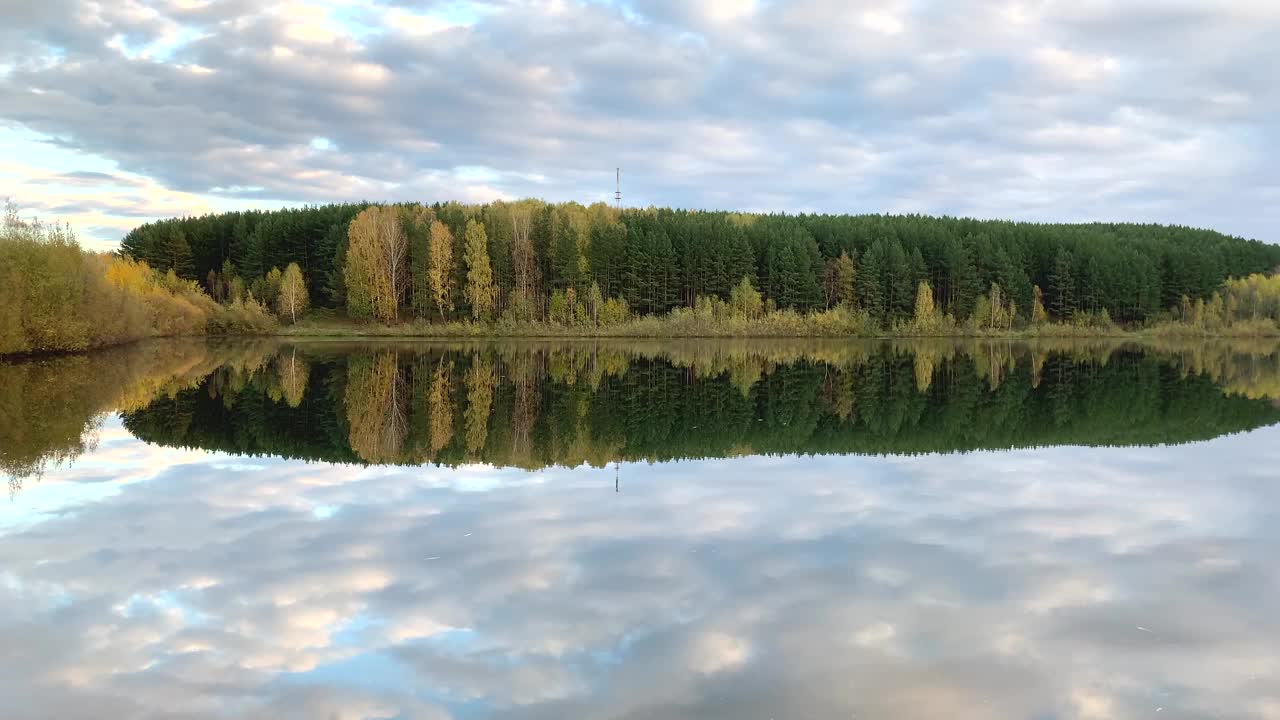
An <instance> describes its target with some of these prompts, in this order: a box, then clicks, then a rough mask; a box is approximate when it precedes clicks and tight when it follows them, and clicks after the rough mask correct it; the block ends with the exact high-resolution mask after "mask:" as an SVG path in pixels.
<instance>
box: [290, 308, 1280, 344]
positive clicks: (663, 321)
mask: <svg viewBox="0 0 1280 720" xmlns="http://www.w3.org/2000/svg"><path fill="white" fill-rule="evenodd" d="M278 332H279V334H280V335H283V336H288V337H327V338H362V337H371V338H379V337H381V338H476V339H479V338H486V339H489V338H654V339H661V338H928V337H941V338H946V337H955V338H965V337H974V338H984V337H990V338H1015V339H1032V338H1039V337H1044V338H1143V337H1152V338H1160V337H1169V338H1197V337H1280V327H1278V326H1277V325H1276V324H1275V323H1274V322H1271V321H1263V320H1260V321H1253V322H1239V323H1235V324H1232V325H1224V326H1220V327H1215V328H1205V327H1197V326H1191V325H1186V324H1183V323H1178V322H1165V323H1161V324H1159V325H1154V326H1150V327H1136V328H1125V327H1121V326H1119V325H1115V324H1109V323H1100V322H1099V323H1092V324H1084V323H1076V324H1070V323H1043V324H1040V325H1028V326H1025V327H1016V326H1015V327H1011V328H989V327H986V328H984V327H975V326H974V325H973V324H971V323H955V322H951V321H947V320H945V319H943V320H939V321H938V322H936V323H933V324H925V325H916V324H903V325H899V326H897V327H895V328H892V329H884V328H881V327H879V326H877V325H875V324H874V323H871V322H869V321H868V320H867V318H866V316H865V315H862V314H860V313H855V312H848V311H845V310H841V309H836V310H829V311H825V312H819V313H808V314H800V313H794V312H787V311H781V312H775V313H770V314H767V315H764V316H761V317H757V318H745V317H734V316H727V317H706V316H699V315H698V314H697V313H696V312H693V311H676V312H673V313H671V314H669V315H667V316H664V317H654V316H645V317H639V318H633V319H630V320H627V321H625V322H621V323H617V324H611V325H597V324H577V325H567V324H561V323H552V322H541V321H532V322H511V321H499V322H494V323H472V322H449V323H428V322H423V321H420V320H415V321H411V322H404V323H397V324H379V323H365V322H359V321H355V320H352V319H350V318H347V317H345V316H342V315H340V314H337V313H328V312H316V313H313V314H312V315H310V316H309V317H307V318H306V319H304V320H302V321H301V322H299V323H297V324H296V325H284V326H281V327H280V329H279V331H278Z"/></svg>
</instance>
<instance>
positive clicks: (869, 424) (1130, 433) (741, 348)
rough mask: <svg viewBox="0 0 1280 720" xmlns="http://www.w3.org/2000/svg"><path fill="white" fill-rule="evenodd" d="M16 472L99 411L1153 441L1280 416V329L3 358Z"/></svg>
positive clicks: (201, 428) (292, 436)
mask: <svg viewBox="0 0 1280 720" xmlns="http://www.w3.org/2000/svg"><path fill="white" fill-rule="evenodd" d="M0 380H3V382H0V388H3V390H0V413H3V416H4V417H5V418H6V422H5V423H4V425H3V429H2V430H0V439H2V440H3V443H2V444H0V471H4V472H6V473H7V474H8V475H9V477H10V482H11V485H12V486H13V488H14V489H16V488H17V487H19V486H20V483H21V482H22V481H23V479H24V478H28V477H31V476H35V475H38V474H39V473H40V472H41V471H42V469H43V468H45V467H46V466H48V465H49V464H50V463H53V464H57V463H60V462H63V461H68V460H72V459H74V458H75V457H76V456H77V455H78V454H79V453H81V452H83V451H84V450H85V449H86V448H87V447H91V446H92V442H93V437H94V432H93V430H94V428H95V427H96V425H97V423H99V422H100V421H101V419H102V418H103V417H104V414H106V413H110V412H119V413H121V415H122V416H123V419H124V426H125V427H126V428H127V429H128V430H129V432H131V433H132V434H133V435H135V436H136V437H138V438H139V439H142V440H145V441H147V442H152V443H157V444H160V445H166V446H173V447H185V448H199V449H205V450H218V451H225V452H231V453H236V454H247V455H274V456H280V457H285V458H300V459H308V460H323V461H331V462H343V463H358V464H426V463H437V464H444V465H450V466H456V465H459V464H464V463H473V462H480V463H486V464H490V465H495V466H514V467H520V468H526V469H536V468H540V467H547V466H552V465H561V466H569V467H573V466H577V465H581V464H583V463H587V464H591V465H594V466H597V467H599V466H603V465H606V464H608V463H610V462H613V461H618V460H622V461H628V460H649V461H663V460H673V459H687V458H711V457H733V456H740V455H753V454H796V453H799V454H912V453H921V452H955V451H970V450H979V449H1003V448H1017V447H1036V446H1052V445H1095V446H1096V445H1155V444H1174V443H1183V442H1189V441H1194V440H1204V439H1209V438H1213V437H1217V436H1220V435H1223V434H1228V433H1233V432H1239V431H1243V430H1249V429H1252V428H1257V427H1261V426H1265V425H1270V424H1274V423H1277V422H1280V403H1277V398H1280V348H1278V347H1277V345H1276V343H1274V342H1269V341H1256V342H1240V341H1235V342H1230V343H1227V342H1221V341H1214V342H1204V343H1184V344H1178V345H1162V346H1154V345H1140V344H1133V343H1122V342H1106V341H1102V342H1096V341H1095V342H1063V341H1057V342H1032V343H1014V342H983V341H967V342H956V341H913V342H831V341H810V342H806V341H778V340H773V341H715V342H708V341H677V342H673V341H662V342H658V341H639V342H637V341H625V342H621V341H619V342H604V341H602V342H590V341H578V342H568V343H566V342H556V343H552V342H535V341H521V342H497V343H471V344H454V343H422V342H419V343H396V342H379V343H356V342H341V341H313V342H299V343H282V342H276V341H217V340H209V341H204V340H201V341H158V342H149V343H140V344H137V345H134V346H129V347H125V348H118V349H114V350H108V351H103V352H100V353H94V354H88V355H79V356H69V357H61V358H53V359H44V360H38V361H28V362H9V363H0Z"/></svg>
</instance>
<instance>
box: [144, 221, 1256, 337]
mask: <svg viewBox="0 0 1280 720" xmlns="http://www.w3.org/2000/svg"><path fill="white" fill-rule="evenodd" d="M122 250H123V252H125V253H127V254H129V255H131V256H133V257H134V258H137V259H140V260H145V261H146V262H147V263H148V264H149V265H150V266H152V267H154V268H157V269H159V270H161V271H168V270H173V271H174V272H175V273H176V274H177V275H178V276H179V277H181V278H185V279H190V280H195V281H198V282H201V283H203V284H204V286H205V287H206V288H207V290H208V292H209V294H210V295H212V296H213V297H214V298H215V299H222V300H224V301H231V300H234V299H235V298H237V297H240V296H242V295H247V294H253V295H254V296H255V298H257V299H259V300H263V299H264V298H263V297H262V294H263V293H270V292H272V291H271V290H270V289H269V284H270V283H269V281H268V280H267V276H268V274H269V273H271V271H272V270H273V269H277V270H283V269H285V268H287V267H288V266H289V265H290V264H296V265H297V266H298V268H299V271H300V273H301V275H302V277H303V282H304V284H305V288H306V291H307V294H308V296H309V298H310V302H311V304H312V305H314V306H316V307H323V308H333V309H340V310H345V311H346V312H347V313H348V314H350V315H351V316H353V317H359V318H371V319H376V320H380V321H383V322H395V321H403V320H409V319H419V320H424V321H429V322H441V321H456V320H478V321H485V320H494V319H503V318H506V319H514V320H552V321H556V322H575V321H587V320H590V321H595V322H599V321H600V319H601V317H602V316H604V317H610V318H615V317H619V316H626V315H627V314H629V313H635V314H657V315H661V314H665V313H667V312H668V311H671V310H673V309H676V308H682V307H683V308H692V307H694V306H696V304H697V303H698V301H699V300H700V299H707V298H711V299H718V300H724V301H729V300H731V299H732V294H733V292H734V289H735V288H739V289H741V288H742V287H743V283H746V286H747V287H748V288H749V289H754V290H755V291H756V292H758V293H759V295H760V298H761V301H762V303H763V308H762V309H763V310H764V311H765V312H767V311H768V310H771V309H775V308H776V309H793V310H797V311H802V312H804V311H817V310H825V309H829V308H834V307H837V306H839V307H843V308H848V309H854V310H856V311H858V312H862V313H865V314H866V315H867V317H868V318H870V320H871V321H872V322H873V323H875V324H877V325H879V326H881V327H895V326H897V325H899V324H902V323H908V322H911V321H913V320H916V319H918V318H920V317H921V312H920V311H921V307H920V305H921V300H922V299H926V298H925V296H924V295H923V291H924V290H925V289H927V291H928V295H927V301H928V307H927V309H928V312H929V313H936V314H937V315H938V316H939V317H942V316H946V317H949V318H952V319H953V320H954V321H975V322H979V323H980V324H982V325H984V326H990V327H993V328H999V327H1012V326H1013V325H1015V324H1029V323H1038V322H1044V321H1048V320H1058V321H1072V320H1074V319H1077V318H1078V317H1080V316H1085V317H1092V316H1097V315H1100V314H1104V313H1105V315H1107V316H1108V317H1109V318H1111V319H1114V320H1117V321H1121V322H1126V323H1139V322H1145V321H1149V320H1151V319H1153V318H1155V317H1157V316H1159V315H1161V314H1165V313H1168V312H1170V311H1173V312H1175V313H1176V312H1178V311H1179V310H1180V309H1183V310H1185V309H1187V308H1188V307H1190V308H1191V309H1192V310H1194V306H1195V303H1196V302H1197V301H1200V300H1202V301H1204V302H1205V303H1211V302H1212V298H1213V296H1214V293H1215V292H1218V291H1219V290H1220V289H1221V288H1222V287H1223V284H1224V282H1225V281H1226V280H1227V279H1228V278H1232V277H1239V278H1243V277H1246V276H1249V275H1254V274H1261V273H1267V272H1269V271H1272V270H1273V269H1274V268H1276V267H1277V266H1280V247H1277V246H1274V245H1268V244H1266V243H1262V242H1259V241H1254V240H1244V239H1241V238H1237V237H1231V236H1227V235H1223V234H1220V233H1217V232H1213V231H1209V230H1199V229H1193V228H1186V227H1177V226H1164V225H1138V224H1102V223H1095V224H1036V223H1018V222H1005V221H979V220H971V219H961V218H950V217H925V216H918V215H907V216H885V215H858V216H851V215H755V214H743V213H726V212H702V211H685V210H669V209H654V208H650V209H628V210H621V211H619V210H617V209H615V208H612V207H610V206H608V205H605V204H602V203H597V204H594V205H591V206H589V207H584V206H582V205H580V204H577V203H562V204H549V203H544V202H541V201H537V200H524V201H519V202H495V203H490V204H486V205H462V204H458V203H452V202H451V203H437V204H434V205H430V206H428V205H421V204H406V205H371V204H345V205H325V206H317V207H305V208H297V209H286V210H279V211H272V212H266V211H247V212H232V213H222V214H216V215H205V216H201V217H190V218H181V219H172V220H164V221H160V222H154V223H148V224H146V225H143V226H141V227H139V228H136V229H134V230H133V231H131V232H130V233H129V234H128V235H127V236H126V237H125V239H124V241H123V243H122ZM1184 298H1185V301H1184ZM267 300H268V301H270V300H271V298H267ZM1224 302H1225V300H1224ZM269 304H271V305H272V306H273V307H274V306H275V304H276V303H275V302H270V303H269ZM926 317H927V314H926Z"/></svg>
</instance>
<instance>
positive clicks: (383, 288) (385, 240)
mask: <svg viewBox="0 0 1280 720" xmlns="http://www.w3.org/2000/svg"><path fill="white" fill-rule="evenodd" d="M408 254H409V243H408V239H407V238H406V236H405V232H404V228H403V227H402V226H401V223H400V214H399V211H398V210H397V209H396V208H394V207H385V206H374V207H370V208H366V209H365V210H364V211H363V212H361V213H360V214H359V215H357V216H356V217H355V219H353V220H352V221H351V225H350V226H349V227H348V229H347V263H346V266H345V267H344V268H343V279H344V281H345V282H346V286H347V312H348V313H349V314H350V315H352V316H353V317H371V318H374V319H376V320H380V321H382V322H392V321H394V320H396V319H398V318H399V309H400V301H401V299H402V298H403V297H404V293H405V289H406V287H407V284H408V283H407V279H408Z"/></svg>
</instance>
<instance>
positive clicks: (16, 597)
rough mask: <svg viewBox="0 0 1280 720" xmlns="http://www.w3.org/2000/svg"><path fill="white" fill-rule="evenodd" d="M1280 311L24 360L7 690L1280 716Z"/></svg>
mask: <svg viewBox="0 0 1280 720" xmlns="http://www.w3.org/2000/svg"><path fill="white" fill-rule="evenodd" d="M1278 389H1280V353H1278V352H1277V349H1276V347H1275V346H1274V345H1270V344H1265V343H1262V344H1249V345H1244V346H1226V345H1218V344H1195V345H1183V346H1175V347H1160V348H1152V347H1141V346H1134V345H1128V344H1116V343H1103V344H1093V345H1076V344H1062V343H1057V344H1055V343H1041V344H1033V345H1022V344H1010V343H994V344H990V343H910V344H902V343H899V344H891V343H830V342H823V343H818V342H814V343H796V342H719V343H707V342H700V343H656V342H652V343H651V342H642V343H597V342H577V343H571V344H563V343H561V344H548V343H537V342H520V343H500V344H473V345H451V344H435V343H412V344H404V343H401V344H396V343H379V344H357V343H341V342H317V343H299V344H279V343H270V342H234V343H232V342H194V341H180V342H159V343H147V344H141V345H137V346H131V347H128V348H122V349H118V350H113V351H108V352H104V353H96V354H92V355H86V356H78V357H69V358H59V359H55V360H46V361H41V362H24V363H7V364H0V470H3V472H4V473H5V474H7V475H8V477H9V478H10V496H11V499H10V500H9V501H8V502H6V503H0V648H3V650H2V651H0V671H2V672H0V707H4V708H5V711H4V713H3V717H5V718H18V719H25V718H103V717H110V718H331V717H332V718H344V719H345V718H685V717H689V718H762V719H767V718H776V719H778V720H782V719H783V718H828V717H837V718H849V717H857V718H935V717H949V718H1128V717H1151V718H1171V717H1172V718H1209V717H1218V718H1223V717H1225V718H1237V717H1239V718H1273V717H1280V683H1277V682H1276V678H1277V677H1280V644H1278V643H1277V642H1276V638H1280V619H1277V618H1276V613H1275V611H1274V609H1275V607H1276V606H1277V605H1278V604H1280V603H1278V601H1280V570H1278V569H1277V566H1276V563H1275V562H1274V559H1273V558H1274V553H1275V549H1276V548H1277V547H1280V543H1277V540H1280V531H1278V530H1277V529H1276V528H1277V527H1278V525H1277V521H1280V512H1278V511H1277V508H1278V507H1280V503H1278V501H1280V485H1278V484H1277V481H1276V476H1277V473H1276V472H1275V468H1276V467H1277V460H1280V449H1278V448H1280V425H1278V423H1280V403H1277V400H1276V398H1277V397H1280V392H1277V390H1278Z"/></svg>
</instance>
